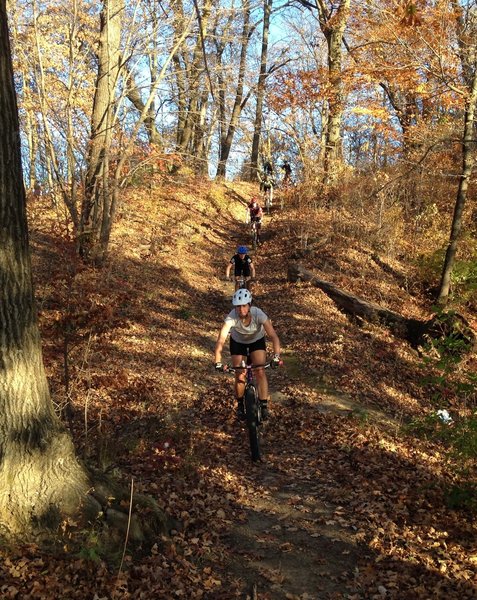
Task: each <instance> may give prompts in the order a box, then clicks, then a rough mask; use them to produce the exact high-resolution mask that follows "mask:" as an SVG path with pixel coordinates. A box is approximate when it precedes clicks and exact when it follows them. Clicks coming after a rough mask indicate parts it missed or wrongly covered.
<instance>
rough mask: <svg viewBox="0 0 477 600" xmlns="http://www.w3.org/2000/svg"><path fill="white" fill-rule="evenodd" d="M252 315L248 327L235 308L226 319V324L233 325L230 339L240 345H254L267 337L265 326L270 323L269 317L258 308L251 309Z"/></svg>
mask: <svg viewBox="0 0 477 600" xmlns="http://www.w3.org/2000/svg"><path fill="white" fill-rule="evenodd" d="M250 315H251V317H252V319H251V321H250V324H249V325H247V326H245V325H244V324H243V323H242V321H241V320H240V319H239V317H238V315H237V312H236V310H235V308H234V309H233V310H231V311H230V312H229V314H228V315H227V316H226V317H225V322H226V323H231V324H232V328H231V330H230V337H231V338H232V339H233V340H234V341H236V342H238V343H239V344H253V343H254V342H256V341H257V340H259V339H260V338H262V337H263V336H264V335H265V329H264V328H263V324H264V323H265V321H268V317H267V315H266V314H265V313H264V312H263V310H261V309H260V308H257V307H256V306H251V307H250Z"/></svg>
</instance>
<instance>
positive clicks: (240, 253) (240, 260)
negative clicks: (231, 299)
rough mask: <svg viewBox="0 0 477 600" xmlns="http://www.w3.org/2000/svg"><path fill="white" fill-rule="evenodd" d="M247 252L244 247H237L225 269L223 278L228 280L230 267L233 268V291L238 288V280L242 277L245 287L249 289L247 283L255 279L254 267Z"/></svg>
mask: <svg viewBox="0 0 477 600" xmlns="http://www.w3.org/2000/svg"><path fill="white" fill-rule="evenodd" d="M247 252H248V250H247V248H246V247H245V246H239V247H238V248H237V253H236V254H234V255H233V256H232V258H231V259H230V261H229V264H228V265H227V268H226V269H225V278H226V279H229V278H230V271H231V270H232V266H233V267H234V277H235V289H236V290H238V288H239V287H240V279H241V278H242V277H243V278H244V280H245V286H246V287H247V288H248V287H249V282H250V280H251V278H252V277H253V278H254V279H255V265H254V264H253V261H252V259H251V257H250V256H249V255H248V254H247Z"/></svg>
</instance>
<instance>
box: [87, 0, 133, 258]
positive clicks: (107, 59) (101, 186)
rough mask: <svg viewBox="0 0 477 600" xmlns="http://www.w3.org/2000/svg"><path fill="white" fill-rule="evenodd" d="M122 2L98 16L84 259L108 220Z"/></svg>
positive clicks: (108, 4) (109, 3)
mask: <svg viewBox="0 0 477 600" xmlns="http://www.w3.org/2000/svg"><path fill="white" fill-rule="evenodd" d="M123 6H124V0H105V1H104V5H103V10H102V11H101V15H100V23H101V25H100V37H99V49H98V76H97V80H96V89H95V95H94V100H93V111H92V115H91V136H90V150H89V156H88V168H87V171H86V177H85V194H84V199H83V205H82V209H81V227H80V237H79V246H80V253H81V254H82V255H83V256H85V257H86V256H90V255H91V254H92V253H94V251H93V248H94V246H95V244H97V242H98V236H99V235H100V229H101V226H102V224H103V227H104V222H105V220H106V221H107V220H109V219H110V216H109V205H110V198H109V197H108V188H109V182H108V178H109V172H108V168H107V166H108V163H109V159H110V155H109V154H110V145H111V133H112V132H111V127H112V124H113V117H114V109H115V102H114V99H115V90H116V87H117V83H118V78H119V62H120V37H121V17H122V12H123Z"/></svg>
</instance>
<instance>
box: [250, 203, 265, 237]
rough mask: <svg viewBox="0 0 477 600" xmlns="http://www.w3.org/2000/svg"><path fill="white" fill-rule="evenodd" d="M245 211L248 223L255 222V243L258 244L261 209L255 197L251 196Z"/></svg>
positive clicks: (260, 227)
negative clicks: (247, 215)
mask: <svg viewBox="0 0 477 600" xmlns="http://www.w3.org/2000/svg"><path fill="white" fill-rule="evenodd" d="M247 211H248V214H249V217H250V223H256V228H257V243H259V244H260V230H261V229H262V217H263V210H262V207H261V206H260V204H259V203H258V200H257V198H255V197H254V198H252V200H251V201H250V203H249V205H248V206H247Z"/></svg>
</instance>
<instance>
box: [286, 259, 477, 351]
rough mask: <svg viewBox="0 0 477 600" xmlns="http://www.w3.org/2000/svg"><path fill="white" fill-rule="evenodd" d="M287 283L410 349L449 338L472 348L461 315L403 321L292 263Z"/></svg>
mask: <svg viewBox="0 0 477 600" xmlns="http://www.w3.org/2000/svg"><path fill="white" fill-rule="evenodd" d="M288 281H290V282H292V283H293V282H300V281H303V282H307V283H309V284H310V285H312V286H314V287H317V288H319V289H321V290H323V291H324V292H325V293H326V294H327V295H328V296H329V297H330V298H331V299H332V300H333V301H334V302H335V303H336V305H337V306H338V307H339V308H340V309H341V310H342V311H343V312H344V313H346V314H348V315H351V316H353V317H355V318H357V319H362V320H363V321H367V322H369V323H379V324H381V325H385V326H387V327H388V328H389V329H390V330H391V331H392V332H393V334H394V335H395V336H396V337H399V338H401V339H405V340H407V341H408V342H409V343H410V344H411V346H412V347H413V348H417V347H418V346H422V345H423V344H424V343H425V342H426V341H427V340H428V339H429V338H432V339H438V338H443V337H446V336H450V335H452V336H454V338H455V339H459V340H461V341H462V342H464V346H465V349H471V348H473V347H475V343H476V335H475V333H474V332H473V330H472V329H471V327H470V325H469V323H468V322H467V320H466V319H465V318H464V317H463V316H462V315H458V314H455V313H447V314H446V315H445V318H443V317H442V315H435V316H434V317H432V318H431V319H428V320H427V321H421V320H419V319H411V318H407V317H404V316H403V315H401V314H399V313H397V312H394V311H392V310H389V309H387V308H383V307H382V306H380V305H379V304H376V303H375V302H368V301H367V300H363V299H362V298H359V297H358V296H354V295H353V294H350V293H348V292H346V291H344V290H342V289H341V288H339V287H338V286H336V285H334V284H333V283H330V282H329V281H325V280H324V279H320V278H319V277H317V276H316V275H315V274H314V273H313V272H312V271H309V270H308V269H305V268H304V267H303V266H302V265H301V264H300V263H296V262H294V263H289V265H288Z"/></svg>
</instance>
